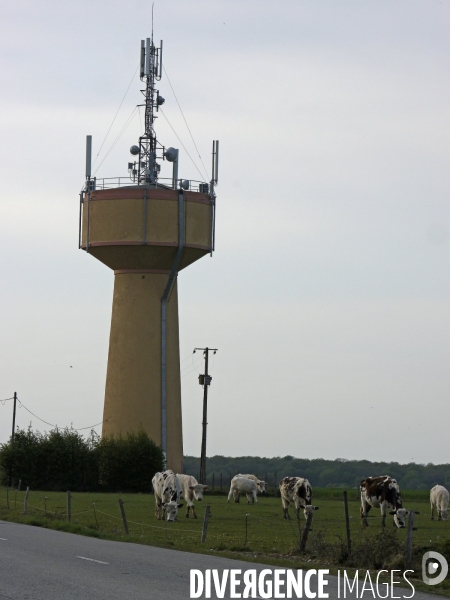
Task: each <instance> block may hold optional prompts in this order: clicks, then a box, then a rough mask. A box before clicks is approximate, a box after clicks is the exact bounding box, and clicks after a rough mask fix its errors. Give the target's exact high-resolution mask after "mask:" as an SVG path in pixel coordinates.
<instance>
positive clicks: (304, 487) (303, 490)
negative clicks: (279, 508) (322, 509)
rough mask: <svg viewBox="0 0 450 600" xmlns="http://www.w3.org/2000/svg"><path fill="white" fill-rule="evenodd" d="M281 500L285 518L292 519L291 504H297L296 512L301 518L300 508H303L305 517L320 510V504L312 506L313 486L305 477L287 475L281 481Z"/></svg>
mask: <svg viewBox="0 0 450 600" xmlns="http://www.w3.org/2000/svg"><path fill="white" fill-rule="evenodd" d="M280 493H281V502H282V504H283V519H290V518H291V517H290V516H289V505H290V503H291V502H293V503H294V505H295V514H296V516H297V519H299V518H300V509H303V514H304V515H305V519H307V518H308V515H309V514H314V511H315V510H319V507H318V506H312V504H311V500H312V487H311V484H310V483H309V481H308V480H307V479H304V478H303V477H285V478H284V479H282V480H281V481H280Z"/></svg>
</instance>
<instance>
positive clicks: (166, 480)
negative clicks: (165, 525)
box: [152, 471, 183, 521]
mask: <svg viewBox="0 0 450 600" xmlns="http://www.w3.org/2000/svg"><path fill="white" fill-rule="evenodd" d="M152 485H153V492H154V494H155V504H156V507H155V510H156V517H157V519H158V520H161V514H162V517H163V518H164V519H165V520H167V521H175V520H176V518H177V513H178V509H179V508H181V507H182V506H183V505H182V504H180V496H181V494H182V491H183V490H182V489H181V483H180V480H179V479H178V477H177V476H176V475H175V473H174V472H173V471H164V473H156V474H155V476H154V477H153V479H152Z"/></svg>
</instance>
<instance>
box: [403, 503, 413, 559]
mask: <svg viewBox="0 0 450 600" xmlns="http://www.w3.org/2000/svg"><path fill="white" fill-rule="evenodd" d="M413 529H414V511H413V510H410V511H409V517H408V530H407V532H406V548H405V554H406V556H405V566H406V568H407V569H411V564H412V542H413Z"/></svg>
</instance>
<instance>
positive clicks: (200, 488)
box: [177, 474, 208, 519]
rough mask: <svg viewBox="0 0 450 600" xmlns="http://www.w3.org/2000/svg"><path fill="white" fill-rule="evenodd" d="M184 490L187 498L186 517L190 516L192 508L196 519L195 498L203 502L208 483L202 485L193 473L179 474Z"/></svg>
mask: <svg viewBox="0 0 450 600" xmlns="http://www.w3.org/2000/svg"><path fill="white" fill-rule="evenodd" d="M177 477H178V479H179V480H180V483H181V488H182V490H183V496H184V498H185V500H186V517H187V518H189V510H190V509H191V508H192V514H193V515H194V519H196V518H197V515H196V513H195V508H194V498H195V499H196V500H198V501H199V502H201V501H202V500H203V492H204V491H205V490H207V489H208V486H207V485H202V484H201V483H198V481H197V480H196V479H195V477H193V476H192V475H178V474H177Z"/></svg>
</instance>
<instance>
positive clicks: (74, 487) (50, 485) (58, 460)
mask: <svg viewBox="0 0 450 600" xmlns="http://www.w3.org/2000/svg"><path fill="white" fill-rule="evenodd" d="M162 466H163V454H162V451H161V448H160V447H158V446H157V445H156V444H155V443H154V442H153V441H152V440H151V439H150V438H149V436H148V435H147V433H145V432H144V431H140V432H138V433H133V434H127V435H126V436H123V437H121V436H119V437H106V438H100V437H99V436H97V435H96V434H95V433H94V432H91V435H90V436H89V437H88V438H87V439H86V438H84V437H83V436H82V435H80V433H78V432H77V431H74V430H72V429H53V430H52V431H50V432H48V433H47V432H45V433H40V432H35V431H33V430H32V429H31V427H30V428H28V429H27V430H23V429H17V432H16V433H15V439H14V444H12V443H11V440H9V442H8V443H6V444H2V445H1V446H0V477H1V484H2V485H7V484H8V481H9V474H10V469H11V468H12V482H13V484H14V485H15V486H17V485H18V482H19V480H21V482H22V489H24V488H25V487H27V486H29V487H30V489H33V490H48V491H67V490H71V491H113V492H116V491H129V492H150V491H151V490H152V483H151V481H152V477H153V475H154V474H155V473H156V472H157V471H161V470H162Z"/></svg>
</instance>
